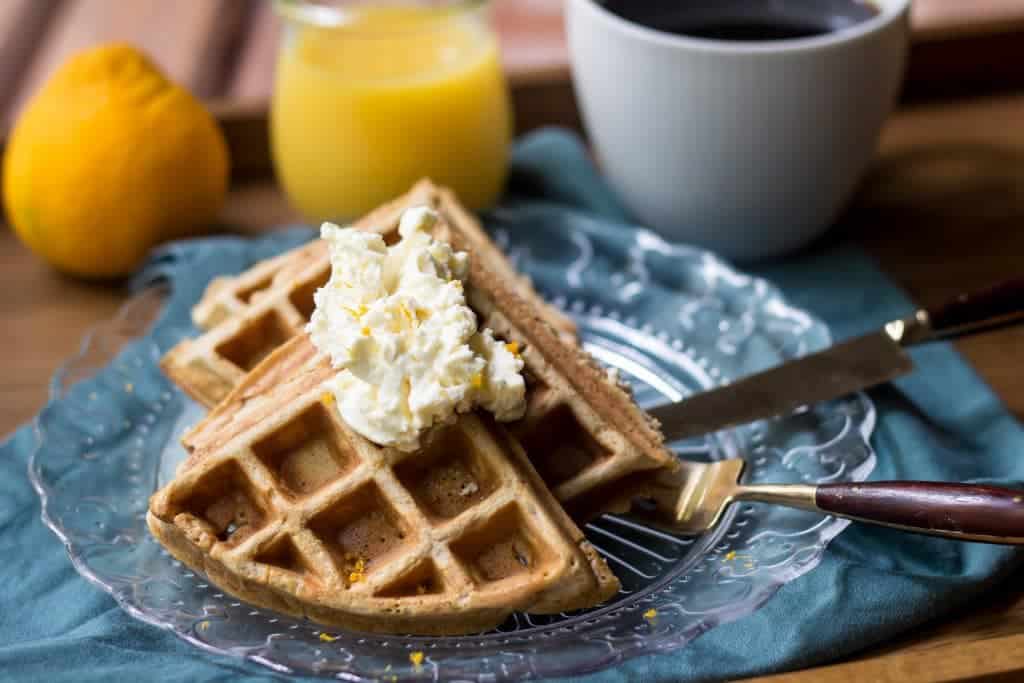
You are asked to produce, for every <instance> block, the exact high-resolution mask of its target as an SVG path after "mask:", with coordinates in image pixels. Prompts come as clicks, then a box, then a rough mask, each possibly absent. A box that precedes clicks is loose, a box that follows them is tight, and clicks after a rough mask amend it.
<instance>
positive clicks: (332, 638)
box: [320, 633, 341, 643]
mask: <svg viewBox="0 0 1024 683" xmlns="http://www.w3.org/2000/svg"><path fill="white" fill-rule="evenodd" d="M340 637H341V636H332V635H330V634H328V633H321V634H320V640H322V641H323V642H325V643H333V642H334V641H336V640H337V639H338V638H340Z"/></svg>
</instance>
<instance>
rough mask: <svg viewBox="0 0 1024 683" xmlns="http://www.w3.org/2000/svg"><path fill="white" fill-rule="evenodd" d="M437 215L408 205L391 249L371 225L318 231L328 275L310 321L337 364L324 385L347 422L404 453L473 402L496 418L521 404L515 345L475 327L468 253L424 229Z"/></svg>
mask: <svg viewBox="0 0 1024 683" xmlns="http://www.w3.org/2000/svg"><path fill="white" fill-rule="evenodd" d="M438 220H440V218H439V216H438V214H437V213H436V212H435V211H433V210H432V209H430V208H427V207H414V208H410V209H408V210H406V211H405V213H403V215H402V218H401V221H400V223H399V228H398V233H399V235H400V237H401V239H400V241H399V242H398V243H396V244H394V245H392V246H391V247H388V246H385V244H384V240H383V238H382V237H381V236H380V235H377V234H374V233H368V232H363V231H360V230H355V229H352V228H340V227H338V226H337V225H333V224H331V223H324V224H323V226H322V227H321V229H320V236H321V237H322V238H323V239H325V240H326V241H327V242H328V243H329V248H330V256H331V278H330V280H329V281H328V282H327V284H326V285H324V286H323V287H322V288H321V289H319V290H317V292H316V294H315V295H314V301H315V304H316V308H315V310H314V312H313V316H312V318H311V319H310V322H309V325H308V326H307V328H306V329H307V331H308V332H309V334H310V337H311V339H312V340H313V344H315V345H316V347H317V348H318V349H319V350H320V351H321V352H323V353H324V354H326V355H327V356H328V357H329V358H330V360H331V364H332V365H333V366H334V367H335V368H338V369H339V370H342V372H339V373H338V374H337V375H336V377H335V378H334V379H333V380H331V382H330V384H329V385H328V390H329V391H330V392H331V393H332V394H333V395H334V398H335V403H336V405H337V407H338V410H339V412H340V414H341V417H342V419H343V420H345V422H346V423H347V424H348V425H349V426H350V427H351V428H352V429H354V430H355V431H357V432H358V433H360V434H362V435H363V436H365V437H366V438H367V439H369V440H371V441H373V442H375V443H378V444H381V445H383V446H394V447H396V448H399V449H401V450H405V451H410V450H415V449H416V448H417V447H418V446H419V443H420V435H421V434H422V433H423V431H424V430H426V429H428V428H430V427H432V426H434V425H437V424H443V423H446V422H450V421H451V420H453V419H454V417H455V415H456V414H457V413H461V412H466V411H469V410H472V409H473V408H474V407H476V406H482V407H483V408H485V409H487V410H489V411H491V412H492V413H494V416H495V418H497V419H498V420H501V421H509V420H516V419H519V418H520V417H522V416H523V412H524V411H525V410H526V385H525V383H524V381H523V376H522V369H523V361H522V359H521V358H520V357H519V353H518V347H517V346H516V344H515V343H510V344H506V343H503V342H501V341H499V340H496V339H495V338H494V334H493V333H492V332H491V330H489V329H483V330H479V329H477V319H476V314H475V313H473V311H472V309H470V308H469V306H467V305H466V297H465V294H464V292H463V281H464V280H465V278H466V275H467V273H468V271H469V256H468V255H467V254H466V253H465V252H456V251H454V250H452V248H451V246H450V245H448V244H446V243H445V242H442V241H439V240H436V239H434V238H433V237H432V236H431V235H430V234H429V230H430V229H431V228H432V227H433V226H434V224H435V223H436V222H437V221H438Z"/></svg>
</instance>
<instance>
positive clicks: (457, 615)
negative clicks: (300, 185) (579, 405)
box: [149, 335, 618, 635]
mask: <svg viewBox="0 0 1024 683" xmlns="http://www.w3.org/2000/svg"><path fill="white" fill-rule="evenodd" d="M282 368H286V369H287V373H286V375H282V374H281V372H280V370H281V369H282ZM334 375H335V371H334V370H333V369H332V368H331V367H330V364H329V363H328V362H327V360H326V358H324V357H322V356H320V355H318V354H317V353H316V352H315V348H314V347H313V346H312V344H311V343H310V342H309V339H308V337H307V336H305V335H302V336H299V337H296V338H294V339H292V340H291V341H289V342H287V343H285V344H284V345H282V346H281V347H279V348H278V349H277V350H275V351H274V352H273V353H272V354H271V355H270V356H269V357H268V358H267V359H265V360H264V361H263V362H262V363H260V365H258V366H257V367H256V368H255V369H254V370H253V371H252V372H250V373H249V374H248V375H247V376H246V377H245V378H244V380H243V381H242V383H241V384H240V385H239V386H238V387H237V388H236V389H235V390H234V391H233V392H232V394H231V395H230V396H229V397H228V398H227V399H226V400H225V401H224V402H223V403H222V404H220V405H219V406H217V407H216V408H215V409H214V410H213V411H212V412H211V413H210V415H209V416H208V417H207V418H206V419H205V420H204V421H203V422H201V423H200V424H199V425H198V426H197V428H196V429H195V430H193V432H192V433H191V435H190V442H189V443H190V446H191V447H192V448H193V450H194V452H193V454H192V456H191V457H190V458H189V459H188V460H187V461H186V462H185V463H184V464H183V466H182V467H181V468H180V469H179V472H178V473H177V475H176V477H175V478H174V480H173V481H172V482H171V483H170V484H168V485H167V486H166V487H165V488H164V489H161V490H160V491H158V492H157V493H156V494H155V495H154V496H153V498H152V499H151V501H150V514H149V526H150V528H151V529H152V531H153V533H154V535H156V537H157V538H158V539H159V540H160V542H161V543H163V544H164V545H165V546H166V547H167V548H168V549H169V550H170V551H171V552H172V554H174V556H175V557H177V558H178V559H179V560H181V561H182V562H184V563H185V564H187V565H188V566H190V567H192V568H194V569H196V570H198V571H201V572H203V573H204V574H206V575H207V576H208V577H209V578H210V579H211V581H213V582H214V583H215V584H217V585H218V586H220V587H221V588H223V589H224V590H225V591H227V592H229V593H231V594H233V595H236V596H237V597H239V598H242V599H244V600H246V601H248V602H252V603H254V604H258V605H261V606H266V607H270V608H272V609H276V610H279V611H282V612H285V613H288V614H294V615H297V616H308V617H309V618H311V619H314V620H316V621H318V622H320V623H324V624H329V625H333V626H341V627H345V628H351V629H357V630H369V631H377V632H386V633H414V634H427V635H436V634H456V633H471V632H477V631H481V630H486V629H489V628H492V627H494V626H497V625H498V624H499V623H500V622H501V621H503V620H504V619H505V618H506V617H507V616H508V614H510V613H511V612H512V611H516V610H520V611H531V612H537V613H549V612H561V611H565V610H571V609H578V608H583V607H589V606H592V605H594V604H597V603H599V602H601V601H603V600H606V599H608V598H609V597H610V596H612V595H614V593H615V592H616V591H617V590H618V581H617V580H616V579H615V577H614V576H613V575H612V574H611V572H610V570H608V568H607V566H606V565H605V563H604V561H603V560H601V559H600V558H599V557H598V556H597V554H596V552H595V551H594V549H593V548H592V547H591V546H590V544H589V543H587V542H586V540H585V539H584V538H583V536H582V533H581V532H580V531H579V529H578V528H577V527H576V526H575V524H574V523H573V522H572V520H571V519H569V517H568V516H567V515H566V514H565V512H564V511H563V510H562V508H561V506H559V505H558V503H557V502H556V501H555V500H554V498H553V497H552V496H551V495H550V493H549V492H548V491H547V489H546V488H545V487H544V486H543V483H542V482H540V480H539V479H538V478H537V475H536V473H535V472H534V471H533V469H532V468H531V466H530V464H529V461H528V460H527V458H526V455H525V453H524V452H523V450H522V448H521V446H520V445H519V443H518V442H517V441H516V440H515V439H513V438H511V437H510V436H509V435H508V434H507V432H506V431H505V430H504V429H503V428H502V427H501V426H500V425H497V424H496V423H494V422H493V421H492V420H490V418H488V417H487V416H486V415H481V416H479V417H477V416H475V415H472V414H470V415H464V416H462V417H461V418H460V419H459V422H458V424H457V425H456V427H453V428H454V429H459V430H462V431H463V433H465V434H468V435H469V440H468V443H471V444H474V447H473V448H472V449H470V451H472V453H475V454H476V456H475V457H478V458H480V459H481V460H482V461H483V465H484V469H486V470H487V471H488V472H489V473H490V474H489V475H488V476H491V477H492V480H491V481H492V484H493V486H492V488H491V491H490V493H488V496H489V497H484V498H483V499H482V500H480V501H478V502H476V503H474V506H471V507H469V508H467V509H465V510H463V511H461V512H459V513H458V514H457V515H456V516H454V517H453V518H451V519H447V520H436V519H435V520H433V521H430V519H429V515H426V516H425V513H424V512H423V508H422V505H423V503H422V501H421V500H420V499H418V498H415V494H411V493H410V490H412V489H408V488H407V486H408V483H409V480H408V478H403V477H400V476H399V475H398V474H397V471H398V470H397V469H395V468H396V467H402V466H403V464H402V461H401V460H402V459H403V458H407V459H411V460H415V459H416V458H417V457H418V456H419V454H413V455H408V454H401V453H400V452H398V451H394V450H392V449H382V448H380V447H378V446H375V445H373V444H370V443H369V442H368V441H366V440H365V439H362V438H361V437H359V436H358V435H356V434H355V433H353V432H351V431H350V430H348V428H347V427H346V426H345V425H344V424H343V423H341V422H340V420H339V419H337V418H336V417H335V416H334V414H333V413H331V412H330V411H327V410H326V409H325V408H323V407H322V400H323V399H322V396H323V395H324V383H325V382H326V381H329V379H331V378H332V377H333V376H334ZM312 409H316V410H317V411H322V413H321V414H323V415H325V416H327V418H328V419H330V420H331V422H332V424H333V428H332V429H333V430H335V431H336V433H337V435H338V437H337V438H336V441H341V442H344V443H347V444H350V445H351V447H352V449H353V453H355V454H358V457H357V458H356V459H355V460H356V462H361V464H359V465H357V466H356V467H355V469H353V470H350V471H348V472H346V473H345V474H344V475H339V476H338V477H337V478H336V479H334V480H332V481H331V482H330V483H328V484H327V485H325V486H324V487H323V489H318V490H316V491H315V492H313V493H311V494H309V496H308V497H305V498H300V499H299V500H294V501H293V499H292V498H289V497H282V493H283V491H284V490H283V489H282V488H281V481H280V476H281V474H280V472H278V474H277V475H276V477H277V478H276V479H275V475H274V474H272V472H271V470H270V469H268V461H267V460H266V459H265V456H257V455H256V453H257V451H258V450H259V447H258V446H256V445H254V442H265V439H266V438H267V436H268V435H270V436H273V435H274V434H276V433H282V432H286V431H287V430H288V429H289V425H290V424H293V423H295V422H296V420H298V419H301V418H300V417H299V416H301V415H304V414H305V413H306V411H308V410H312ZM254 435H255V436H254ZM462 443H467V442H465V441H464V442H462ZM460 452H461V451H460ZM442 455H445V454H444V453H442ZM236 464H237V465H238V467H240V469H241V470H242V477H243V478H245V480H246V481H247V482H248V483H247V485H246V487H245V488H246V489H247V490H248V491H249V497H251V498H258V499H259V500H260V501H262V503H261V505H260V507H261V508H263V509H266V510H268V513H267V517H269V518H273V517H275V515H277V516H278V517H280V518H281V521H279V520H275V521H273V522H271V523H269V524H268V525H265V526H261V527H258V528H257V529H256V531H254V532H253V534H252V536H251V537H247V538H244V539H243V540H242V541H241V542H240V544H238V545H235V544H233V543H231V542H230V539H227V540H225V539H221V538H220V537H219V536H217V534H216V529H213V528H212V527H211V525H210V524H209V523H208V521H207V520H204V519H201V518H200V517H201V515H202V514H203V513H202V509H203V508H204V507H207V506H208V504H207V503H203V504H200V505H198V506H197V505H190V504H189V503H188V502H186V501H188V500H190V499H191V498H194V497H196V496H197V495H199V494H197V491H200V490H203V489H204V487H206V485H205V484H204V481H209V479H210V478H211V477H216V476H217V475H216V473H217V472H223V471H224V466H225V465H228V466H231V467H236ZM414 464H415V463H414ZM236 469H237V467H236ZM282 471H283V470H282ZM221 479H223V477H221ZM412 484H413V485H415V478H413V480H412ZM206 488H207V489H208V488H209V487H206ZM228 488H229V487H225V486H222V487H221V488H220V493H219V495H220V496H221V497H225V496H228V495H230V491H229V490H227V489H228ZM367 488H372V489H373V490H375V491H376V492H377V496H378V497H380V496H383V497H384V498H386V499H387V500H388V503H387V504H386V505H387V506H388V508H389V509H391V510H393V511H400V512H399V517H400V518H401V519H402V520H404V521H403V522H402V525H403V526H402V528H404V529H406V532H405V533H406V534H408V535H409V540H407V541H405V544H406V546H407V547H408V548H409V551H410V552H403V553H402V554H400V555H399V556H398V557H397V558H392V560H391V561H390V564H388V562H385V564H384V565H382V569H381V570H380V571H382V572H383V573H384V577H383V578H376V579H375V578H374V577H373V575H372V574H371V575H370V577H369V578H367V580H366V581H365V582H363V581H360V582H358V583H355V584H349V583H347V582H346V581H345V580H344V572H340V573H339V571H338V570H337V568H336V562H337V560H336V559H332V558H336V555H334V556H332V555H330V554H329V553H328V552H327V549H328V545H327V542H326V541H325V540H323V538H322V537H320V536H318V535H316V534H314V533H313V532H312V531H311V529H312V528H313V526H314V523H313V522H312V521H311V520H312V519H313V518H319V517H323V516H325V513H326V514H329V513H330V510H331V509H332V507H333V508H340V507H342V506H343V505H345V500H346V496H348V497H349V498H351V497H352V496H353V495H354V494H353V493H352V492H353V491H357V490H366V489H367ZM375 500H376V499H375ZM278 513H280V514H279V515H278ZM197 514H198V515H200V517H197ZM494 520H507V521H502V522H501V523H502V524H507V525H508V526H507V527H506V526H502V527H501V528H500V529H499V528H498V527H495V526H494ZM487 529H490V531H486V530H487ZM481 530H484V531H481ZM332 533H334V532H332ZM482 533H483V534H485V535H486V534H490V535H489V536H487V538H488V539H490V540H486V539H485V540H486V542H477V541H467V540H466V539H471V538H475V537H476V536H478V535H479V534H482ZM495 533H497V534H498V535H497V536H495V535H494V534H495ZM505 534H519V535H520V537H521V538H523V539H527V540H524V541H523V543H524V544H525V546H524V547H528V548H531V550H530V552H529V554H528V556H529V557H531V558H534V559H532V560H530V562H531V563H532V564H531V565H530V567H531V569H530V570H529V571H526V572H521V573H520V574H514V575H512V576H510V578H507V579H506V578H499V579H492V578H491V579H487V580H485V581H484V582H483V583H480V581H481V579H480V578H479V575H478V574H474V573H473V571H471V570H470V569H468V567H470V566H472V560H466V558H467V557H469V558H472V557H476V555H475V553H476V552H477V550H479V548H478V547H477V546H479V545H480V544H481V543H483V545H484V546H486V545H487V543H490V542H491V541H494V542H500V539H501V538H503V537H504V535H505ZM283 537H287V538H288V539H289V540H288V543H290V544H293V546H294V547H295V548H296V552H297V554H298V555H299V556H300V557H301V558H304V560H303V562H302V565H303V567H307V568H313V569H312V570H311V571H303V572H302V573H296V572H295V571H294V570H293V569H292V570H289V569H285V568H283V567H280V566H275V565H274V564H273V563H272V562H271V563H268V562H267V561H264V560H261V559H260V558H261V556H265V555H266V554H267V553H268V552H269V549H270V548H272V547H274V546H275V545H278V544H279V543H280V542H281V539H282V538H283ZM402 538H405V536H402ZM409 544H411V545H409ZM458 548H463V550H458ZM481 552H483V551H481ZM456 558H462V559H456ZM467 561H468V562H470V564H469V565H466V564H464V563H465V562H467ZM424 563H429V564H430V566H431V567H436V570H435V571H436V572H438V573H439V575H440V576H443V577H444V578H443V580H441V581H440V582H441V583H443V584H444V585H445V590H443V591H441V592H440V593H438V594H428V595H412V594H409V595H397V596H385V595H382V593H381V590H382V589H384V590H385V592H386V589H387V586H388V585H389V584H393V583H395V582H396V581H397V582H398V583H402V581H403V579H402V576H403V575H407V574H409V573H411V572H414V571H415V567H417V566H423V564H424ZM395 566H397V567H398V569H397V570H394V571H393V570H392V569H390V567H395ZM449 582H450V585H449Z"/></svg>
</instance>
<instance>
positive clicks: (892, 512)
mask: <svg viewBox="0 0 1024 683" xmlns="http://www.w3.org/2000/svg"><path fill="white" fill-rule="evenodd" d="M814 502H815V505H816V506H817V507H818V508H819V509H821V510H823V511H825V512H830V513H832V514H835V515H837V516H840V517H850V518H853V519H857V520H860V521H864V522H872V523H875V524H881V525H883V526H892V527H897V528H901V529H905V530H908V531H918V532H921V533H926V534H931V535H934V536H944V537H947V538H955V539H959V540H966V541H983V542H986V543H1005V544H1014V545H1021V544H1024V490H1022V491H1015V490H1013V489H1005V488H999V487H997V486H982V485H976V484H949V483H943V482H928V481H906V482H903V481H892V482H868V483H861V484H824V485H821V486H818V487H817V491H816V492H815V497H814Z"/></svg>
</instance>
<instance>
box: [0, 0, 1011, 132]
mask: <svg viewBox="0 0 1024 683" xmlns="http://www.w3.org/2000/svg"><path fill="white" fill-rule="evenodd" d="M563 2H564V0H495V2H494V12H495V15H496V22H497V27H498V30H499V33H500V35H501V43H502V50H503V59H504V62H505V66H506V68H507V70H508V72H509V74H510V76H511V78H512V84H513V87H516V86H518V87H520V88H530V87H532V88H541V87H543V88H545V89H553V88H563V91H562V92H551V91H550V90H549V91H548V92H546V93H545V95H546V96H545V97H544V98H542V99H543V100H544V101H543V102H542V103H541V104H538V105H535V106H542V107H543V108H544V109H545V110H546V111H545V112H537V114H538V115H539V114H541V113H543V114H544V116H546V117H548V118H551V117H554V118H555V120H556V121H557V120H562V121H561V122H568V123H572V121H571V120H569V121H565V120H564V119H566V118H569V119H571V118H572V115H573V112H572V111H571V109H569V108H567V106H566V105H565V103H564V102H561V103H560V101H559V98H562V99H564V98H565V97H567V96H568V95H569V92H568V82H569V81H568V64H567V55H566V49H565V38H564V33H563V29H562V6H563ZM913 28H914V41H915V44H914V54H913V55H912V59H911V67H910V69H911V70H910V74H909V79H908V91H907V93H908V96H910V97H914V96H947V95H951V94H957V93H959V92H966V91H970V92H975V93H976V92H977V91H978V90H979V89H985V88H989V87H996V86H998V87H1001V88H1005V87H1007V86H1010V87H1020V86H1021V85H1024V69H1021V68H1020V64H1022V63H1024V0H915V2H914V7H913ZM279 30H280V25H279V19H278V18H276V17H275V16H274V12H273V11H272V9H271V7H270V4H269V2H267V1H265V0H175V1H174V2H168V1H167V0H130V1H125V0H0V116H2V117H3V122H4V126H3V127H4V129H6V128H7V127H8V126H9V125H10V122H11V120H12V118H13V117H14V116H15V115H16V112H18V111H19V110H20V108H21V107H22V106H23V105H24V103H25V101H26V99H27V98H28V97H29V96H30V94H31V93H32V92H34V91H35V90H36V89H37V88H38V86H39V85H40V84H41V83H42V82H44V81H45V80H46V78H47V77H48V76H49V75H50V74H51V73H52V72H53V71H54V70H55V69H56V68H57V66H58V65H60V64H62V63H63V62H64V61H65V60H66V59H67V58H68V57H69V56H70V55H72V54H74V53H75V52H77V51H79V50H81V49H83V48H86V47H89V46H91V45H95V44H99V43H103V42H107V41H111V40H124V41H128V42H130V43H132V44H135V45H136V46H138V47H141V48H143V49H144V50H145V51H146V52H148V53H149V54H150V55H151V56H152V57H153V58H154V59H155V60H156V61H157V62H158V63H159V64H160V65H161V66H162V67H163V68H164V69H165V70H166V71H167V73H168V74H169V75H170V76H171V77H172V78H173V79H174V80H176V81H177V82H179V83H182V84H184V85H186V86H188V87H189V88H190V89H191V90H192V91H193V92H194V93H195V94H196V95H198V96H200V97H202V98H204V99H207V100H221V99H231V100H238V101H243V100H244V101H264V100H266V98H267V97H268V96H269V94H270V90H271V85H272V81H273V67H274V59H275V56H276V52H275V49H276V41H277V37H278V32H279ZM529 122H530V121H529V120H527V121H525V122H521V123H529Z"/></svg>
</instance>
